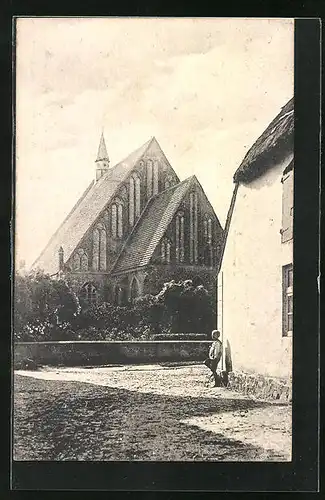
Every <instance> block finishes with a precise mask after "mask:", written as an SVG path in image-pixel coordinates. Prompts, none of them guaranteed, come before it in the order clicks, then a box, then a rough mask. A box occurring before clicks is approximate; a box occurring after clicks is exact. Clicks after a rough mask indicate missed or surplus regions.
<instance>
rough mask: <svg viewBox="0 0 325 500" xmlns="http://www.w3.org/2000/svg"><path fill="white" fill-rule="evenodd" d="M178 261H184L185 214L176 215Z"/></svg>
mask: <svg viewBox="0 0 325 500" xmlns="http://www.w3.org/2000/svg"><path fill="white" fill-rule="evenodd" d="M176 261H177V262H184V214H183V212H180V213H178V214H177V216H176Z"/></svg>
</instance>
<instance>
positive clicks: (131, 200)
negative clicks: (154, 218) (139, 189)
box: [129, 177, 135, 226]
mask: <svg viewBox="0 0 325 500" xmlns="http://www.w3.org/2000/svg"><path fill="white" fill-rule="evenodd" d="M134 194H135V185H134V179H133V177H130V186H129V222H130V225H131V226H133V224H134Z"/></svg>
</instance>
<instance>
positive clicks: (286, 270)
mask: <svg viewBox="0 0 325 500" xmlns="http://www.w3.org/2000/svg"><path fill="white" fill-rule="evenodd" d="M282 314H283V321H282V336H283V337H290V336H292V331H293V266H292V264H288V265H287V266H283V268H282Z"/></svg>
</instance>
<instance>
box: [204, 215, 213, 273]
mask: <svg viewBox="0 0 325 500" xmlns="http://www.w3.org/2000/svg"><path fill="white" fill-rule="evenodd" d="M204 244H205V251H204V263H205V264H206V265H207V266H209V267H212V266H213V246H212V218H211V217H209V216H208V215H206V216H205V217H204Z"/></svg>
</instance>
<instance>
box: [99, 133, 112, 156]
mask: <svg viewBox="0 0 325 500" xmlns="http://www.w3.org/2000/svg"><path fill="white" fill-rule="evenodd" d="M102 160H106V161H109V158H108V154H107V149H106V144H105V139H104V132H102V135H101V136H100V141H99V147H98V153H97V158H96V161H102Z"/></svg>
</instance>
